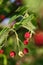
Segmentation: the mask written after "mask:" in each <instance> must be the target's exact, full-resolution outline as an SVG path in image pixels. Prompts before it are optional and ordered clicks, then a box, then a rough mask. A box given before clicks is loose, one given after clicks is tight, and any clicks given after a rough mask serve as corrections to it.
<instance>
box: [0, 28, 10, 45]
mask: <svg viewBox="0 0 43 65" xmlns="http://www.w3.org/2000/svg"><path fill="white" fill-rule="evenodd" d="M8 32H9V28H4V29H2V31H1V32H0V45H2V43H3V42H4V40H6V38H7V36H8Z"/></svg>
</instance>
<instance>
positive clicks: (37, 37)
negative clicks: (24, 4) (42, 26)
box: [34, 31, 43, 46]
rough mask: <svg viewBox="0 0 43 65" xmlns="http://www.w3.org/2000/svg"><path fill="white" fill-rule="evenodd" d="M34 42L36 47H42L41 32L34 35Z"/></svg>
mask: <svg viewBox="0 0 43 65" xmlns="http://www.w3.org/2000/svg"><path fill="white" fill-rule="evenodd" d="M34 41H35V43H36V45H38V46H42V45H43V32H41V31H39V32H37V33H36V34H35V35H34Z"/></svg>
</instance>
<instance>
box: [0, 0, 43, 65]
mask: <svg viewBox="0 0 43 65" xmlns="http://www.w3.org/2000/svg"><path fill="white" fill-rule="evenodd" d="M27 1H28V0H27ZM29 2H30V1H29ZM18 3H19V4H18ZM31 3H32V2H31ZM31 3H30V4H31ZM30 4H29V5H30ZM32 8H33V10H32V11H31V9H32ZM35 8H37V7H35ZM36 13H37V11H36V9H35V11H34V7H33V6H32V7H31V6H30V9H29V8H28V7H27V6H26V5H24V4H23V2H22V1H21V0H20V1H19V0H16V1H14V2H13V1H11V0H6V1H3V0H1V1H0V59H1V60H2V61H3V64H2V61H1V62H0V64H1V65H19V64H18V63H20V65H24V64H25V65H31V63H32V65H34V64H35V63H36V65H37V64H40V63H37V61H38V58H37V57H39V58H40V55H41V54H43V51H42V49H43V48H42V47H41V51H40V48H39V47H37V46H36V45H35V42H34V39H33V37H34V35H35V33H36V32H35V31H37V29H39V26H38V24H37V18H38V17H39V18H40V16H39V14H36ZM5 22H7V23H5ZM42 44H43V42H42ZM39 51H40V52H39ZM28 56H29V57H30V59H29V58H27V57H28ZM41 57H42V56H41ZM23 58H24V60H23ZM25 58H27V59H28V60H29V61H28V60H27V61H26V59H25ZM18 60H19V61H18ZM34 60H35V61H34ZM36 60H37V61H36ZM42 60H43V59H42ZM21 61H22V62H21ZM32 61H34V62H32ZM17 62H18V63H17ZM41 65H43V64H41Z"/></svg>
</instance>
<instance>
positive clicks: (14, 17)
mask: <svg viewBox="0 0 43 65" xmlns="http://www.w3.org/2000/svg"><path fill="white" fill-rule="evenodd" d="M20 16H21V15H14V16H13V17H11V19H10V21H9V23H11V22H13V21H15V19H17V18H18V17H20Z"/></svg>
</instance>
